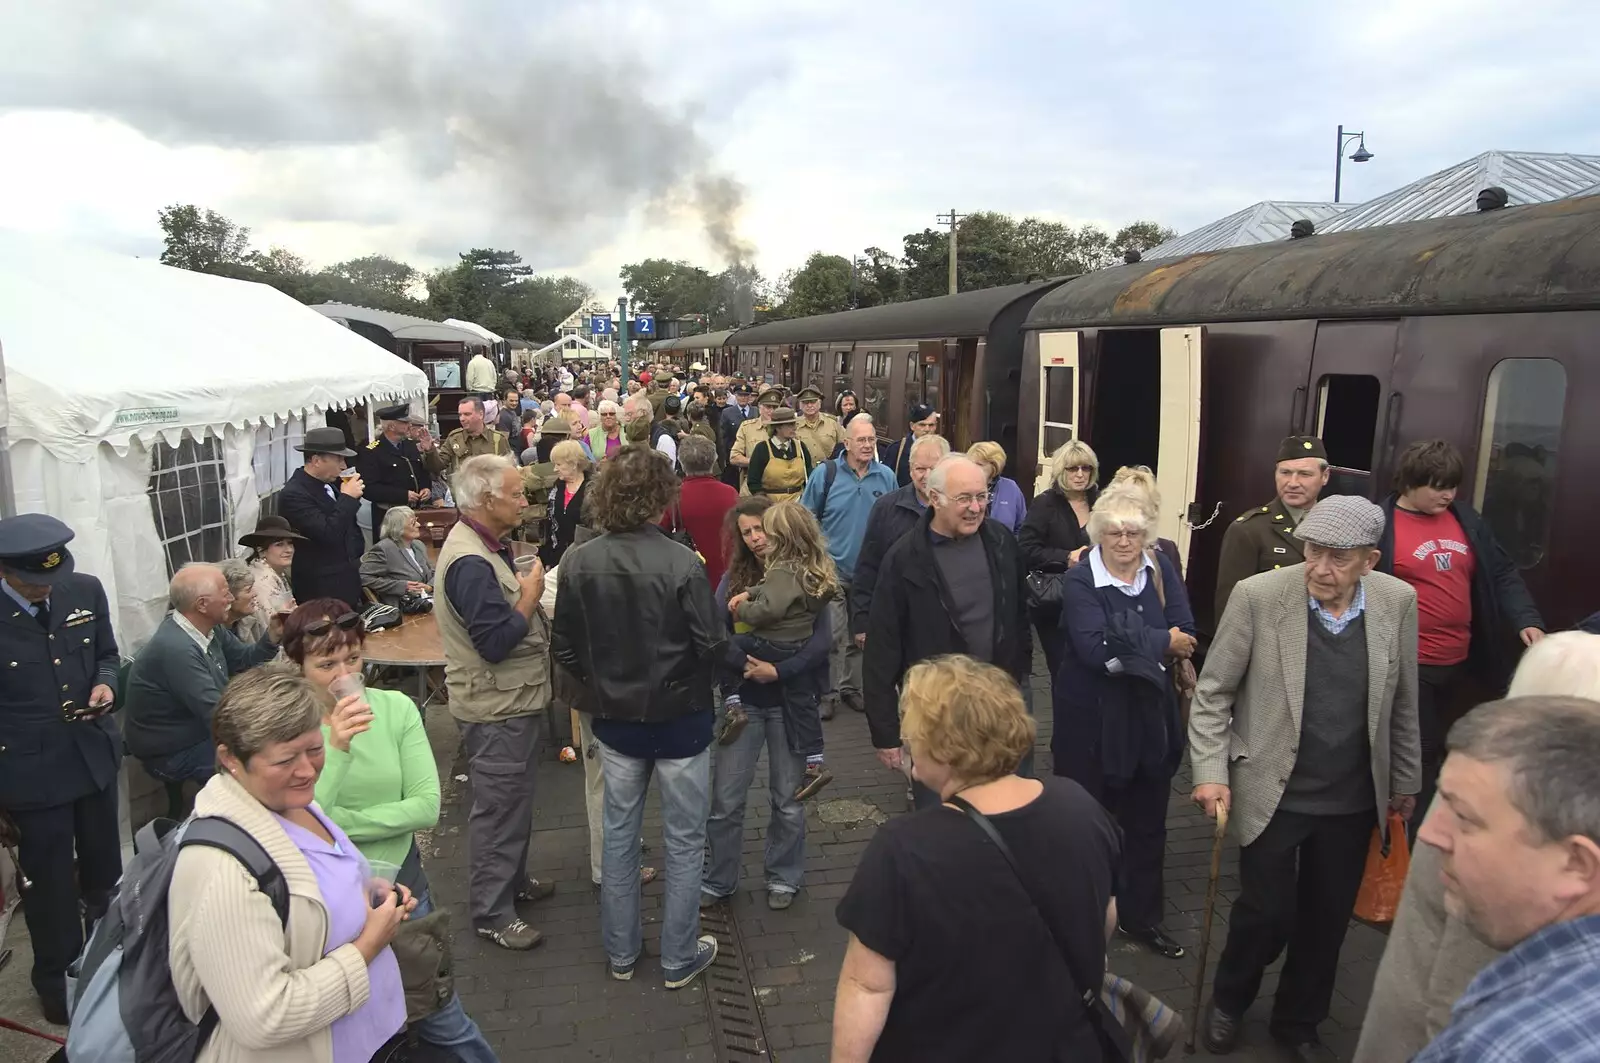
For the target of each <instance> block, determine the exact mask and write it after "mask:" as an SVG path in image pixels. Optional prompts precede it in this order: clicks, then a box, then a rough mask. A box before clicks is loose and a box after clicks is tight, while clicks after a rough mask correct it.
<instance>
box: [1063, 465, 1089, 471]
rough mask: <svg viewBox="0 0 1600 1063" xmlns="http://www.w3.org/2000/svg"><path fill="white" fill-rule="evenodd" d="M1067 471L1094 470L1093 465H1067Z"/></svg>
mask: <svg viewBox="0 0 1600 1063" xmlns="http://www.w3.org/2000/svg"><path fill="white" fill-rule="evenodd" d="M1067 471H1068V472H1094V466H1093V465H1068V466H1067Z"/></svg>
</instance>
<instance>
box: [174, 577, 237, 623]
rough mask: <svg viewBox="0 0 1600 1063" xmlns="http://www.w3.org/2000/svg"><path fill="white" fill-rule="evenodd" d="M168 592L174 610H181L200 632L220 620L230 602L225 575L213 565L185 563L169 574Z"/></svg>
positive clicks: (229, 592) (230, 596)
mask: <svg viewBox="0 0 1600 1063" xmlns="http://www.w3.org/2000/svg"><path fill="white" fill-rule="evenodd" d="M167 593H168V595H169V597H170V598H171V600H172V608H173V610H174V611H175V612H178V613H182V614H183V616H184V618H185V619H187V620H188V621H189V622H190V623H191V624H193V625H194V626H195V627H197V628H199V629H200V631H201V632H202V633H205V634H208V633H210V631H211V628H212V627H214V626H215V625H217V624H220V623H222V622H223V621H224V620H226V618H227V616H228V607H229V606H231V605H232V604H233V593H232V592H231V591H229V590H228V577H227V576H225V575H224V574H223V572H222V569H221V568H219V567H218V566H216V565H208V564H204V563H201V562H194V563H191V564H188V565H184V566H183V567H182V568H180V569H179V570H178V573H177V575H175V576H173V577H172V583H171V584H169V585H168V588H167Z"/></svg>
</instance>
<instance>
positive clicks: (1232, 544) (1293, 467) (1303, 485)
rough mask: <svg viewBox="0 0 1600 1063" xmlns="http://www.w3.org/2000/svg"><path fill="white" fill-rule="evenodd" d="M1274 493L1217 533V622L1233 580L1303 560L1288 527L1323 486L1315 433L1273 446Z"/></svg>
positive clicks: (1324, 467)
mask: <svg viewBox="0 0 1600 1063" xmlns="http://www.w3.org/2000/svg"><path fill="white" fill-rule="evenodd" d="M1274 477H1275V479H1276V481H1277V485H1278V495H1277V497H1276V498H1274V499H1273V500H1272V501H1271V502H1268V503H1267V504H1266V505H1264V506H1260V507H1258V508H1256V509H1250V510H1246V511H1245V512H1244V513H1243V514H1241V515H1240V516H1239V518H1238V519H1237V520H1235V521H1234V522H1233V523H1232V524H1230V525H1228V530H1227V532H1226V533H1225V534H1224V535H1223V536H1222V556H1221V557H1220V558H1218V560H1217V622H1218V623H1219V624H1220V623H1221V622H1222V612H1223V610H1224V609H1226V608H1227V607H1228V596H1229V595H1231V594H1232V593H1233V587H1234V584H1236V583H1238V582H1239V581H1240V580H1242V579H1247V578H1249V577H1250V576H1254V575H1256V574H1257V573H1260V572H1271V571H1272V570H1273V569H1275V568H1287V567H1288V566H1290V565H1298V564H1299V563H1300V562H1301V561H1304V560H1305V553H1304V548H1303V547H1302V545H1301V541H1300V540H1299V539H1298V538H1296V537H1295V534H1294V530H1295V528H1296V527H1298V526H1299V524H1300V520H1301V518H1302V517H1304V516H1305V515H1306V511H1307V510H1309V509H1310V508H1311V507H1312V506H1314V505H1316V504H1317V495H1319V494H1320V493H1321V492H1322V489H1323V488H1324V487H1326V486H1328V452H1327V451H1326V450H1324V449H1323V446H1322V440H1320V439H1318V438H1317V437H1316V436H1289V437H1288V438H1287V439H1285V440H1284V441H1283V442H1282V443H1280V444H1278V467H1277V471H1276V473H1275V474H1274Z"/></svg>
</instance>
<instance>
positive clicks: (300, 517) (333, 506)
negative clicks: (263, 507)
mask: <svg viewBox="0 0 1600 1063" xmlns="http://www.w3.org/2000/svg"><path fill="white" fill-rule="evenodd" d="M360 509H361V503H360V502H359V501H357V500H356V499H354V498H351V497H350V496H349V495H346V494H344V493H342V492H341V491H340V490H339V488H338V486H337V485H334V484H326V483H323V482H322V481H321V480H318V479H315V478H313V477H312V476H311V475H310V474H308V473H307V472H306V471H305V470H304V469H296V470H295V471H294V472H292V473H290V474H289V479H288V482H286V483H285V484H284V485H283V489H282V490H281V491H279V492H278V514H279V516H282V517H284V518H285V519H286V520H288V522H289V523H290V524H291V525H292V526H293V527H294V530H295V531H297V532H299V533H300V534H301V535H304V536H305V537H306V541H305V542H303V543H299V544H297V546H296V549H295V552H294V567H293V568H292V569H291V570H290V581H291V582H292V583H293V584H294V596H295V600H296V601H299V602H309V601H312V600H314V599H317V598H338V599H340V600H341V601H345V602H348V603H349V604H350V605H351V606H352V607H355V606H359V605H360V604H361V603H362V602H363V601H364V600H365V599H364V598H363V597H362V594H361V555H362V554H363V553H364V552H365V551H366V544H365V543H364V542H362V539H361V529H360V528H358V527H357V526H356V515H357V513H358V512H359V511H360Z"/></svg>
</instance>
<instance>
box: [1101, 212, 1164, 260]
mask: <svg viewBox="0 0 1600 1063" xmlns="http://www.w3.org/2000/svg"><path fill="white" fill-rule="evenodd" d="M1177 235H1178V231H1177V230H1176V229H1169V228H1167V227H1166V226H1165V225H1162V224H1160V223H1159V222H1153V221H1136V222H1133V223H1132V224H1129V225H1124V226H1123V227H1122V228H1120V229H1118V230H1117V235H1115V236H1113V237H1112V238H1111V247H1112V250H1113V251H1114V252H1115V253H1116V255H1117V261H1119V262H1120V261H1121V260H1122V255H1123V254H1124V253H1125V252H1126V251H1128V250H1129V249H1130V248H1131V249H1133V250H1137V251H1141V252H1142V251H1148V250H1150V249H1151V248H1152V247H1155V246H1156V245H1157V244H1164V243H1166V242H1167V241H1168V240H1171V239H1172V238H1173V237H1175V236H1177Z"/></svg>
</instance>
